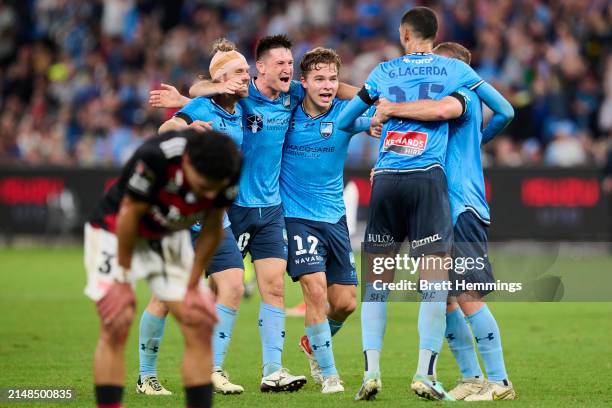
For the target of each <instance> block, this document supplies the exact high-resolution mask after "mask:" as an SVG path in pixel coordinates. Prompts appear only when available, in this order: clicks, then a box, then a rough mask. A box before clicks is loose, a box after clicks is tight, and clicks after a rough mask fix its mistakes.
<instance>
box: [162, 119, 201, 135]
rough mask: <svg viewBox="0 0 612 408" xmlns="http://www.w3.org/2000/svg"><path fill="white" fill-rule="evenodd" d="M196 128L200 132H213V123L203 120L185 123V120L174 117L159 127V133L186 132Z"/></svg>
mask: <svg viewBox="0 0 612 408" xmlns="http://www.w3.org/2000/svg"><path fill="white" fill-rule="evenodd" d="M190 127H191V128H194V129H195V130H197V131H198V132H204V131H207V130H212V122H205V121H203V120H194V121H193V122H191V123H190V124H188V123H187V122H185V119H182V118H179V117H177V116H174V117H172V118H170V119H168V120H167V121H165V122H164V123H162V125H161V126H160V127H159V130H158V133H160V134H161V133H164V132H170V131H179V130H185V129H187V128H190Z"/></svg>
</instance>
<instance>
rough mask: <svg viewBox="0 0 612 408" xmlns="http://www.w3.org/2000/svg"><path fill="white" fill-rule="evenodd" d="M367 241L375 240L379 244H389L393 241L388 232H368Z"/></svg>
mask: <svg viewBox="0 0 612 408" xmlns="http://www.w3.org/2000/svg"><path fill="white" fill-rule="evenodd" d="M368 242H375V243H380V244H391V243H393V242H394V240H393V236H392V235H390V234H384V235H381V234H368Z"/></svg>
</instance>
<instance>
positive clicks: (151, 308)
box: [147, 297, 169, 316]
mask: <svg viewBox="0 0 612 408" xmlns="http://www.w3.org/2000/svg"><path fill="white" fill-rule="evenodd" d="M147 311H148V312H149V313H151V314H152V315H154V316H167V315H168V312H169V310H168V307H167V306H166V304H165V303H164V302H162V301H161V300H159V299H157V298H156V297H152V298H151V300H150V301H149V304H148V305H147Z"/></svg>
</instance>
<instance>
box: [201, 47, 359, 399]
mask: <svg viewBox="0 0 612 408" xmlns="http://www.w3.org/2000/svg"><path fill="white" fill-rule="evenodd" d="M255 58H256V68H257V77H256V78H254V79H253V80H251V82H250V85H249V96H248V97H247V98H244V99H242V100H240V105H241V107H242V111H243V119H244V138H243V142H242V152H243V155H244V174H243V176H242V178H241V180H240V191H239V195H238V198H237V200H236V202H235V204H234V205H233V206H232V207H231V208H230V210H229V211H228V214H229V218H230V221H231V223H232V231H233V232H234V236H235V237H236V240H237V241H238V245H239V248H240V250H241V251H242V254H243V256H245V255H246V253H247V252H248V253H250V254H251V260H252V261H253V263H254V265H255V272H256V276H257V284H258V287H259V292H260V295H261V299H262V303H261V305H260V309H259V321H258V324H259V333H260V336H261V340H262V355H263V373H262V380H261V385H260V389H261V390H262V391H264V392H267V391H295V390H298V389H300V388H301V387H302V386H303V385H304V384H305V383H306V377H304V376H293V375H291V374H290V373H289V372H288V370H287V369H286V368H283V366H282V351H283V347H284V338H285V310H284V306H285V299H284V297H285V288H284V275H285V269H286V267H287V245H288V241H287V231H286V229H285V219H284V214H283V208H282V204H281V197H280V192H279V184H278V181H279V174H280V167H281V157H282V152H283V144H284V141H285V133H286V132H287V130H288V128H289V124H290V122H291V115H292V112H293V110H294V109H295V107H296V106H298V105H299V104H300V103H301V101H302V99H303V97H304V90H303V88H302V85H301V84H300V82H298V81H292V80H291V78H292V77H293V56H292V54H291V41H290V40H289V39H288V38H287V37H286V36H285V35H274V36H268V37H264V38H262V39H261V40H260V41H259V42H258V43H257V46H256V49H255ZM221 88H222V86H220V85H216V84H214V83H211V82H209V81H199V82H197V83H196V84H194V85H193V86H192V87H191V89H190V90H189V92H190V94H191V95H192V96H211V95H214V94H217V93H219V92H225V91H223V90H221ZM341 90H342V91H341V92H343V95H344V97H347V96H348V97H352V95H354V93H355V91H356V90H355V89H354V88H353V87H350V86H347V85H343V86H341ZM230 92H231V91H230ZM349 95H351V96H349Z"/></svg>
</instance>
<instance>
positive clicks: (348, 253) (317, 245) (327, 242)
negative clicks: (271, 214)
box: [285, 216, 357, 285]
mask: <svg viewBox="0 0 612 408" xmlns="http://www.w3.org/2000/svg"><path fill="white" fill-rule="evenodd" d="M285 224H286V225H287V233H288V234H289V238H290V239H289V259H288V260H287V271H288V272H289V276H291V279H293V281H294V282H297V281H298V280H299V279H300V276H302V275H307V274H309V273H314V272H325V275H326V278H327V283H328V284H332V283H337V284H340V285H357V272H356V269H355V257H354V255H353V251H352V249H351V240H350V238H349V233H348V227H347V226H346V216H343V217H342V218H340V220H339V221H338V222H337V223H335V224H331V223H329V222H322V221H312V220H305V219H302V218H285Z"/></svg>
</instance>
